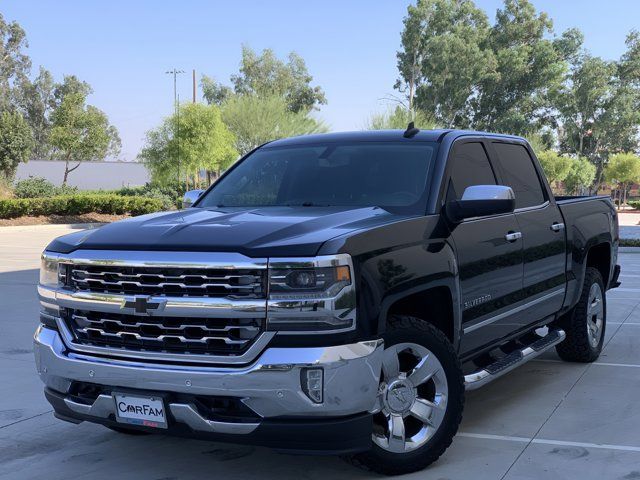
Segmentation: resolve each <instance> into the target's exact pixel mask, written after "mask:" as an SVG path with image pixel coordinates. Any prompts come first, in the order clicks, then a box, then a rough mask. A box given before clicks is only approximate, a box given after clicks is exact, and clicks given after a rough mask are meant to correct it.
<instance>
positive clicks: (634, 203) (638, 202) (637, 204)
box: [627, 200, 640, 210]
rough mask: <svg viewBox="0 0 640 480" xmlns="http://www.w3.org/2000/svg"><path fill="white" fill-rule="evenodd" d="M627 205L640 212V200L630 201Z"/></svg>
mask: <svg viewBox="0 0 640 480" xmlns="http://www.w3.org/2000/svg"><path fill="white" fill-rule="evenodd" d="M627 205H629V206H630V207H631V208H633V209H634V210H640V200H628V201H627Z"/></svg>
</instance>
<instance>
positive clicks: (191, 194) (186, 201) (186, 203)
mask: <svg viewBox="0 0 640 480" xmlns="http://www.w3.org/2000/svg"><path fill="white" fill-rule="evenodd" d="M202 192H204V190H189V191H188V192H185V194H184V197H182V208H190V207H191V205H193V204H194V203H195V201H196V200H198V198H200V195H202Z"/></svg>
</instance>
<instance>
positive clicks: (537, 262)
mask: <svg viewBox="0 0 640 480" xmlns="http://www.w3.org/2000/svg"><path fill="white" fill-rule="evenodd" d="M491 147H492V151H493V155H492V160H493V164H494V166H497V170H498V172H497V173H498V175H499V178H500V182H501V183H502V184H503V185H508V186H510V187H511V188H512V189H513V191H514V193H515V196H516V210H515V216H516V220H517V222H518V229H519V231H520V232H521V233H522V245H523V259H524V270H523V273H524V276H523V292H522V297H523V298H522V301H523V306H526V307H527V308H524V309H523V311H522V314H521V315H520V316H519V317H518V320H517V321H518V323H520V324H521V325H522V326H523V327H524V326H526V325H527V324H529V323H532V322H536V321H538V320H541V319H543V318H544V317H546V316H548V315H552V314H554V313H555V312H557V311H558V310H559V309H560V307H561V305H562V302H563V299H564V292H565V285H566V276H565V270H566V268H565V244H566V242H565V230H564V228H565V227H564V224H563V218H562V214H561V213H560V209H559V208H558V207H557V205H556V203H555V200H554V199H553V198H551V197H550V195H549V192H548V190H547V188H546V184H545V183H543V180H542V178H541V175H542V172H541V171H539V169H538V168H536V165H535V163H534V160H533V158H532V157H531V154H530V153H529V150H528V149H527V148H526V146H525V145H524V144H523V143H520V142H514V143H508V142H505V141H496V140H493V141H492V142H491Z"/></svg>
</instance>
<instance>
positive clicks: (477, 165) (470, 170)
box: [447, 142, 496, 200]
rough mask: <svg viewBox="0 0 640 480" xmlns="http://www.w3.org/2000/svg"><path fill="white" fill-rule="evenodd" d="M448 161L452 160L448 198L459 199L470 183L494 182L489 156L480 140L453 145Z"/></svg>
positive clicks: (489, 183) (488, 183) (485, 183)
mask: <svg viewBox="0 0 640 480" xmlns="http://www.w3.org/2000/svg"><path fill="white" fill-rule="evenodd" d="M449 161H450V162H452V165H451V177H450V180H449V188H448V191H447V199H449V200H460V199H461V198H462V194H463V193H464V190H465V189H466V188H467V187H470V186H472V185H495V184H496V177H495V175H494V173H493V169H492V168H491V164H490V163H489V157H488V156H487V153H486V152H485V150H484V147H483V146H482V143H480V142H468V143H461V144H457V145H454V147H453V153H452V155H451V157H450V160H449Z"/></svg>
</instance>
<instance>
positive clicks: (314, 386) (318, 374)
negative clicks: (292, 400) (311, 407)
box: [300, 368, 324, 403]
mask: <svg viewBox="0 0 640 480" xmlns="http://www.w3.org/2000/svg"><path fill="white" fill-rule="evenodd" d="M300 383H301V384H302V391H303V392H304V393H305V394H306V395H307V397H309V398H310V399H311V401H312V402H314V403H322V400H323V398H322V397H323V390H324V374H323V371H322V368H303V369H302V375H301V378H300Z"/></svg>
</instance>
